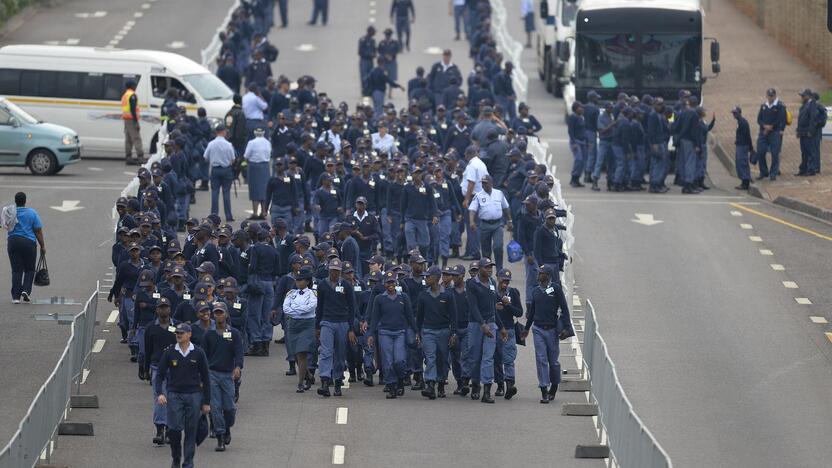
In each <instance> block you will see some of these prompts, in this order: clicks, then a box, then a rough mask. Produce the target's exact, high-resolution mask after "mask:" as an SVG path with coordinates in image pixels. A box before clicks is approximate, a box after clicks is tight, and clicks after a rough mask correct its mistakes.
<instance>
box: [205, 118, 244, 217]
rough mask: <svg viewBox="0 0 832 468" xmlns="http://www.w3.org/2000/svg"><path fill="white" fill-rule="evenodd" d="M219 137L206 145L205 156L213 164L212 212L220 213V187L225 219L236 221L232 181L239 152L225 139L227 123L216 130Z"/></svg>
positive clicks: (210, 164)
mask: <svg viewBox="0 0 832 468" xmlns="http://www.w3.org/2000/svg"><path fill="white" fill-rule="evenodd" d="M215 131H216V132H217V137H216V138H214V139H213V140H211V142H210V143H208V146H206V147H205V153H204V154H203V157H204V158H205V160H206V161H208V165H209V166H211V214H218V213H219V207H218V205H219V198H220V189H222V202H223V208H224V210H225V220H226V221H228V222H231V221H234V217H233V216H232V215H231V183H232V182H234V170H233V169H232V167H231V166H232V165H233V164H234V159H235V158H236V157H237V153H236V152H235V151H234V146H233V145H232V144H231V143H229V142H228V140H226V139H225V125H223V124H219V125H217V128H216V130H215Z"/></svg>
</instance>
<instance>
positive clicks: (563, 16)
mask: <svg viewBox="0 0 832 468" xmlns="http://www.w3.org/2000/svg"><path fill="white" fill-rule="evenodd" d="M579 4H580V1H579V0H539V2H538V4H537V7H538V9H537V12H536V14H535V30H536V31H537V35H536V41H535V47H536V53H537V72H538V75H539V76H540V79H541V80H543V81H544V82H545V83H546V90H547V91H549V92H550V93H554V94H555V95H556V96H558V97H560V96H561V95H562V92H563V85H564V84H565V83H566V82H567V81H568V77H569V76H571V74H572V72H571V70H570V69H569V57H570V55H571V54H570V52H569V49H570V45H569V40H570V38H573V37H574V36H575V18H576V15H577V13H578V7H579Z"/></svg>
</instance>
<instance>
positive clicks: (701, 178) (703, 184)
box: [699, 177, 711, 190]
mask: <svg viewBox="0 0 832 468" xmlns="http://www.w3.org/2000/svg"><path fill="white" fill-rule="evenodd" d="M699 188H701V189H702V190H710V189H711V188H710V187H708V186H707V185H705V178H704V177H700V178H699Z"/></svg>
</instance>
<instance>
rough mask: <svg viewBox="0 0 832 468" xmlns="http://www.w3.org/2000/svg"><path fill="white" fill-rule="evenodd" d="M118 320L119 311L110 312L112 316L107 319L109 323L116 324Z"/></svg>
mask: <svg viewBox="0 0 832 468" xmlns="http://www.w3.org/2000/svg"><path fill="white" fill-rule="evenodd" d="M116 320H118V309H116V310H114V311H112V312H110V316H109V317H107V323H116Z"/></svg>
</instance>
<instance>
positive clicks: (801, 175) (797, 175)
mask: <svg viewBox="0 0 832 468" xmlns="http://www.w3.org/2000/svg"><path fill="white" fill-rule="evenodd" d="M807 175H809V173H808V172H804V171H800V172H798V173H796V174H795V175H794V176H795V177H806V176H807Z"/></svg>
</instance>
